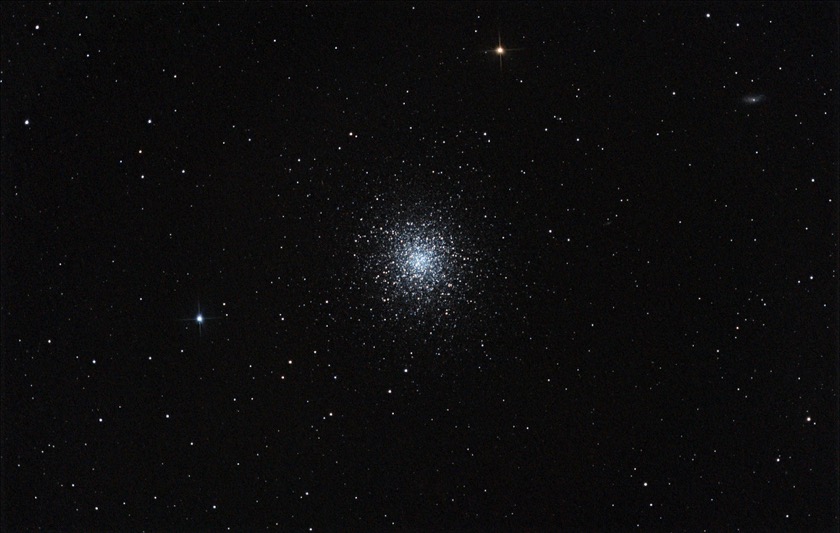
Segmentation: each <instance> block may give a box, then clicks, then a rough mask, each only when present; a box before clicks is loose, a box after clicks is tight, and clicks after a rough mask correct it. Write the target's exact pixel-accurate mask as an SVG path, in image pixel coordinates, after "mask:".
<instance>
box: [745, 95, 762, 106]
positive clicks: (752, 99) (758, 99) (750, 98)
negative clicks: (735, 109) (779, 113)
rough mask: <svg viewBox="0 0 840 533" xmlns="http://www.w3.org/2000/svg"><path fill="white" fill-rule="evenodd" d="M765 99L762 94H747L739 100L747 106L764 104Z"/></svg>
mask: <svg viewBox="0 0 840 533" xmlns="http://www.w3.org/2000/svg"><path fill="white" fill-rule="evenodd" d="M766 99H767V98H766V97H765V96H764V95H763V94H747V95H745V96H744V97H743V98H741V102H743V103H745V104H747V105H758V104H761V103H764V101H765V100H766Z"/></svg>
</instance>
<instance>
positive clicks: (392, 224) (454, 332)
mask: <svg viewBox="0 0 840 533" xmlns="http://www.w3.org/2000/svg"><path fill="white" fill-rule="evenodd" d="M400 178H402V176H400ZM394 183H395V185H392V186H390V190H386V191H384V192H381V193H379V194H376V195H374V196H373V197H372V198H371V199H370V200H369V201H368V203H367V205H366V207H365V208H364V209H363V214H361V215H360V216H359V217H358V219H357V231H356V233H355V235H354V237H353V248H354V254H353V255H354V258H355V262H354V264H353V265H352V267H351V269H352V272H350V273H349V275H350V279H351V280H352V281H351V282H350V285H351V288H353V289H355V293H356V294H357V295H358V296H359V300H358V301H359V304H358V306H357V313H356V315H357V316H358V317H360V320H359V323H360V328H359V329H360V334H362V335H364V336H365V337H366V338H365V340H366V342H367V343H369V344H370V345H372V346H384V347H387V348H388V351H387V353H385V354H383V356H384V357H388V358H393V357H394V355H398V356H399V355H407V356H408V359H414V358H415V357H417V356H418V350H419V351H420V352H423V353H428V354H431V355H435V356H446V355H453V354H456V353H458V354H464V353H469V354H471V355H478V356H482V355H484V353H483V352H482V351H481V345H482V343H481V340H482V339H484V338H486V336H487V335H488V331H487V328H486V326H487V318H488V316H491V315H492V314H493V313H494V312H495V310H494V294H495V292H496V291H494V290H493V286H494V285H495V284H494V282H493V279H494V278H496V277H498V275H499V273H500V269H501V264H500V261H499V255H498V251H499V247H498V242H500V241H496V240H494V237H495V236H498V235H499V232H498V230H497V229H496V228H495V227H493V225H492V224H491V223H490V222H489V221H490V220H492V217H490V216H488V215H487V214H486V211H487V209H488V206H487V205H486V203H483V202H482V200H481V198H477V199H473V200H471V201H467V200H466V199H465V198H466V195H464V194H461V188H462V186H461V185H460V183H459V181H458V178H457V177H452V176H450V175H448V174H446V173H441V174H439V175H432V176H431V178H429V179H422V180H416V179H412V180H410V184H406V183H405V182H403V181H400V180H394ZM386 188H387V186H386ZM440 191H446V194H443V193H441V192H440ZM453 191H454V192H453ZM394 348H396V349H397V350H398V352H397V353H396V354H395V353H394ZM398 359H399V360H403V359H405V358H399V357H398Z"/></svg>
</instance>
